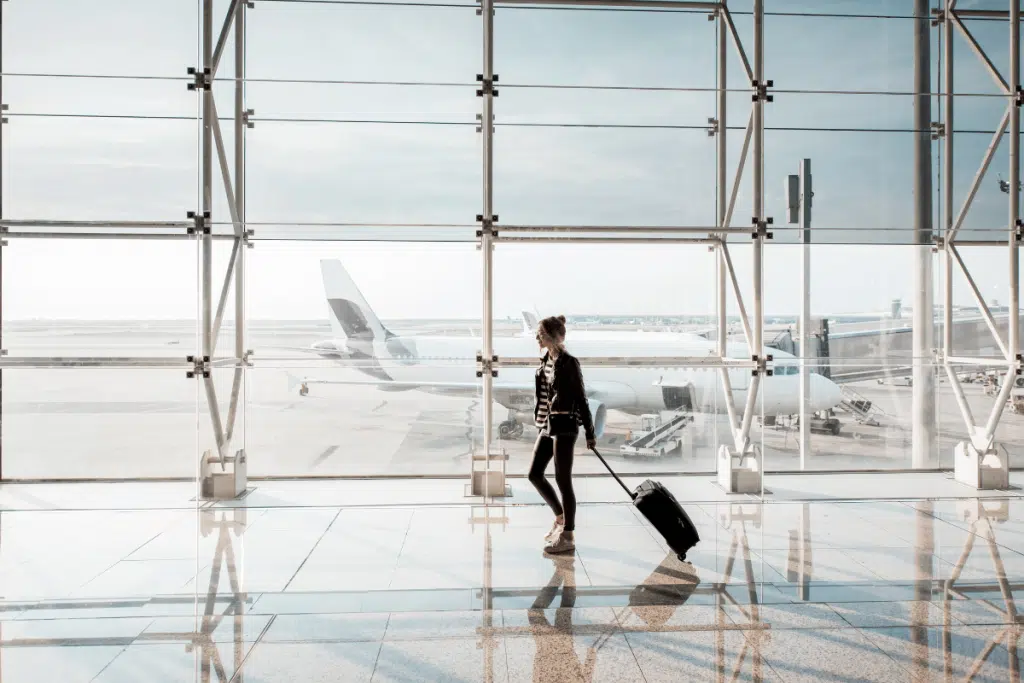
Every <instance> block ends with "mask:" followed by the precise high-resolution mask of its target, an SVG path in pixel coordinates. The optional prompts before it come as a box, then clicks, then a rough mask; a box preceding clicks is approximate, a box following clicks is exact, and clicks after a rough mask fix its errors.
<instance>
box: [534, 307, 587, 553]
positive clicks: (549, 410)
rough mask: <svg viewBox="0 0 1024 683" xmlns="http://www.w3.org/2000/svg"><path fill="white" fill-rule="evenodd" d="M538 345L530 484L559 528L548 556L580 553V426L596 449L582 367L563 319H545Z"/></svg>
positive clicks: (551, 534)
mask: <svg viewBox="0 0 1024 683" xmlns="http://www.w3.org/2000/svg"><path fill="white" fill-rule="evenodd" d="M537 343H538V344H539V345H540V347H541V348H542V349H543V350H544V352H545V353H544V357H543V358H542V359H541V365H540V367H539V368H538V369H537V377H536V396H537V406H536V408H534V420H535V422H536V424H537V427H539V428H540V433H539V434H538V435H537V443H536V445H535V446H534V447H533V463H532V464H531V465H530V482H531V483H532V484H533V485H534V486H535V487H536V488H537V492H538V493H540V495H541V497H542V498H543V499H544V501H545V502H546V503H547V504H548V506H549V507H550V508H551V510H552V511H553V512H554V513H555V523H554V526H552V527H551V531H549V532H548V535H547V536H546V537H545V539H544V540H545V541H547V545H546V546H545V547H544V551H545V552H548V553H555V554H557V553H570V552H573V551H574V550H576V539H575V534H574V532H575V530H576V494H575V493H574V492H573V490H572V457H573V448H574V447H575V445H576V439H577V438H578V437H579V426H580V425H583V430H584V433H585V434H586V438H587V448H594V447H595V446H596V445H597V440H596V439H595V438H594V422H593V419H592V417H591V415H590V405H589V404H588V403H587V394H586V390H585V389H584V386H583V371H582V370H581V369H580V363H579V361H578V360H576V358H575V357H573V356H572V355H571V354H570V353H569V352H568V351H566V350H565V316H564V315H560V316H558V317H552V318H544V319H543V320H541V321H540V324H539V325H538V326H537ZM552 458H554V459H555V483H557V484H558V490H559V492H560V493H561V494H562V500H561V502H559V500H558V496H557V495H556V494H555V490H554V489H553V488H552V487H551V484H550V483H549V482H548V480H547V479H546V478H545V477H544V470H546V469H547V466H548V463H549V462H551V459H552Z"/></svg>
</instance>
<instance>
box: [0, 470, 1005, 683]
mask: <svg viewBox="0 0 1024 683" xmlns="http://www.w3.org/2000/svg"><path fill="white" fill-rule="evenodd" d="M901 476H902V475H901ZM930 476H931V475H928V477H930ZM928 477H925V479H926V480H928V481H932V483H935V482H934V481H933V479H934V478H932V479H929V478H928ZM821 481H825V480H824V479H822V480H821ZM865 481H868V480H865ZM907 481H911V479H907ZM366 483H367V489H366V490H364V491H363V492H361V493H360V492H358V491H356V488H354V487H351V486H350V485H349V484H347V483H346V484H339V487H340V488H339V489H335V488H332V482H310V483H302V482H273V483H268V484H267V486H266V487H265V488H264V487H263V486H262V484H261V486H260V487H258V488H259V490H258V491H254V492H253V494H251V495H249V496H247V497H246V498H245V499H243V500H242V501H234V502H232V503H229V504H217V505H211V506H207V507H204V508H198V507H196V506H195V504H194V502H192V503H191V508H190V507H189V504H188V501H187V499H181V500H178V503H177V504H173V503H172V500H171V497H167V498H161V497H160V496H159V495H158V496H156V498H155V500H156V502H155V503H154V505H153V506H152V507H148V508H147V507H146V506H144V505H142V502H143V497H141V496H139V495H137V494H138V492H137V491H135V492H134V493H133V492H132V491H126V494H125V499H126V500H127V501H129V502H132V503H133V504H136V505H140V506H141V507H142V509H132V508H131V507H130V505H128V504H127V503H126V504H124V505H123V506H121V504H120V503H119V502H118V501H117V500H115V499H116V493H115V494H113V498H112V499H111V501H110V505H109V509H104V508H102V507H98V506H96V505H94V504H89V505H86V504H85V503H86V501H85V500H84V494H83V493H81V491H77V492H76V491H72V492H70V493H69V492H62V489H61V488H60V487H56V488H54V487H52V486H50V485H46V487H45V488H43V489H40V490H41V491H44V492H45V493H46V495H45V496H44V497H43V499H42V500H35V501H33V500H32V499H31V497H30V496H29V495H28V493H27V491H26V489H25V488H24V487H18V489H17V490H16V491H10V492H8V493H6V494H5V493H4V491H5V489H4V487H0V504H2V503H3V501H10V502H15V501H16V502H17V503H18V504H19V505H20V506H21V508H20V509H19V510H17V511H11V509H10V508H9V507H8V508H7V509H4V508H2V507H0V680H2V681H4V683H8V682H10V683H23V681H35V680H40V681H47V682H48V681H51V680H60V681H62V682H63V681H79V680H81V681H93V680H95V681H98V682H99V683H104V682H114V683H120V682H121V681H138V680H145V681H153V682H154V683H164V682H169V681H182V682H184V683H199V682H200V681H204V682H205V681H206V680H229V679H230V678H231V677H232V676H235V674H238V675H237V677H236V679H235V680H237V681H245V682H246V683H252V682H254V681H287V682H288V683H292V682H293V681H298V680H302V681H306V680H309V681H321V680H322V681H328V680H329V681H337V680H341V681H401V682H403V683H404V682H409V683H412V682H417V683H418V682H419V681H552V683H554V682H555V681H558V682H562V681H577V680H578V681H581V682H582V681H646V682H651V681H672V682H673V683H675V682H676V681H689V680H693V681H703V680H717V679H719V678H720V677H722V678H724V679H725V680H740V681H782V682H785V683H788V682H790V681H823V680H843V681H919V680H920V681H932V680H935V681H938V680H942V681H945V680H946V678H945V677H946V676H947V674H948V675H949V676H951V677H953V678H954V679H957V680H961V679H963V678H965V677H967V676H968V674H971V673H972V672H973V674H974V678H973V679H972V680H983V681H988V680H999V681H1003V680H1011V681H1019V674H1018V672H1019V660H1018V652H1017V651H1018V648H1017V642H1018V639H1019V637H1020V629H1019V627H1018V626H1017V625H1016V619H1015V616H1014V615H1015V614H1016V610H1017V604H1018V602H1020V603H1021V607H1022V608H1024V587H1022V584H1024V522H1022V521H1021V519H1024V516H1022V515H1020V514H1019V513H1024V501H1021V500H1019V499H1018V497H1011V498H1005V497H1004V498H999V497H996V496H979V497H977V498H973V497H972V498H962V499H960V500H929V501H919V500H884V501H878V500H874V501H871V500H869V501H854V500H848V501H841V502H839V501H830V500H822V499H820V494H816V495H818V497H819V499H818V500H814V501H811V502H794V501H792V500H786V499H784V497H785V495H790V494H792V492H793V491H796V490H798V489H797V488H796V487H797V486H803V487H804V489H799V490H802V491H804V492H805V493H807V491H806V489H807V486H806V482H804V483H800V481H799V480H794V482H793V483H792V486H793V487H794V488H792V489H791V490H790V493H789V494H787V493H786V491H787V488H786V486H788V484H786V482H782V483H783V486H781V487H779V488H777V489H776V490H775V492H774V493H773V494H772V497H766V498H765V500H764V501H758V500H756V499H754V498H751V497H749V496H743V497H734V498H733V499H732V500H729V499H728V496H726V495H725V494H724V493H721V492H720V493H715V494H713V495H711V494H710V493H709V494H707V496H705V497H703V498H699V500H701V501H702V502H700V503H699V504H687V508H688V509H689V510H690V512H691V515H692V516H693V518H694V520H695V522H696V523H697V525H698V528H699V529H700V533H701V538H702V540H701V543H700V544H699V545H698V546H697V547H695V548H693V549H692V550H691V551H690V552H689V553H688V556H687V557H688V562H681V561H679V560H678V559H677V557H676V555H675V553H674V552H672V551H670V550H669V549H668V547H667V545H666V543H665V541H664V539H663V538H662V537H661V536H660V535H659V534H658V533H657V532H656V531H654V530H653V529H652V528H651V526H650V525H649V524H648V523H647V521H646V520H644V519H643V518H642V516H640V515H639V514H638V513H637V511H636V510H635V509H634V508H633V506H632V505H630V504H628V502H619V501H621V491H618V492H617V493H616V490H615V488H614V487H609V486H607V484H608V482H604V481H601V480H586V481H584V482H582V484H585V485H581V499H582V498H584V497H586V499H587V500H588V501H590V502H583V503H582V504H581V505H580V507H579V511H578V527H577V548H576V552H574V553H570V554H567V555H564V556H550V555H545V554H544V553H543V550H542V548H543V545H544V539H543V536H544V534H545V533H546V532H547V530H548V529H549V528H550V525H551V513H550V511H549V510H547V509H546V508H545V507H544V506H543V505H541V504H540V503H539V501H534V500H533V499H531V498H530V497H529V491H528V490H527V489H525V488H522V487H519V488H517V489H516V491H517V495H516V497H515V501H514V503H513V504H496V505H492V506H483V505H479V504H476V501H470V502H469V503H466V502H465V501H464V499H462V498H461V491H460V492H459V497H455V494H454V489H452V490H450V491H449V490H445V491H431V490H430V489H429V487H425V486H422V483H415V484H409V486H408V487H406V488H407V489H408V490H407V491H406V493H409V494H410V496H411V498H408V497H407V498H403V500H405V501H406V502H407V501H408V500H410V499H411V500H412V501H413V503H419V504H403V505H395V506H381V505H380V500H384V499H389V498H388V497H387V496H385V494H388V493H389V490H388V488H387V487H385V486H382V485H380V483H379V482H372V483H370V482H366ZM825 483H826V484H828V482H825ZM828 485H831V484H828ZM403 486H404V484H403ZM516 486H518V483H517V484H516ZM686 486H688V487H690V488H689V489H687V490H691V491H693V492H700V491H705V490H706V491H711V490H712V489H713V488H714V487H713V486H711V485H710V484H708V483H707V482H704V483H700V484H699V485H698V484H697V483H693V482H690V483H687V484H686ZM399 488H402V487H399ZM406 488H402V490H403V491H405V490H406ZM826 488H827V486H826ZM521 489H522V490H521ZM89 490H90V491H91V494H90V495H95V494H96V491H98V490H100V489H96V488H91V489H89ZM112 490H114V491H115V492H116V491H117V489H112ZM339 490H344V491H345V494H344V495H341V494H339V492H338V491H339ZM354 491H355V492H354ZM780 491H781V495H780ZM353 492H354V493H353ZM371 493H372V495H371ZM391 493H393V491H391ZM257 494H259V495H257ZM613 494H614V495H615V497H614V498H613ZM5 495H6V497H4V496H5ZM403 495H404V494H403ZM701 495H704V494H701ZM808 495H809V494H808ZM347 496H348V497H347ZM602 496H607V497H608V499H609V500H613V499H614V500H615V501H616V502H615V503H613V504H608V503H595V502H593V501H594V500H596V499H600V498H601V497H602ZM346 497H347V498H346ZM47 499H50V500H51V501H53V502H50V503H47ZM72 502H74V503H76V504H81V506H80V509H77V510H70V509H57V508H59V507H60V506H62V505H63V506H67V505H70V503H72ZM58 503H59V505H58ZM47 504H49V505H50V506H51V507H50V508H49V509H47V507H46V505H47ZM176 505H177V506H176ZM69 558H72V559H70V560H69ZM51 672H52V673H53V676H50V675H49V674H50V673H51ZM207 674H209V677H208V678H207V677H206V676H207Z"/></svg>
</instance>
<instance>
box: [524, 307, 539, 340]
mask: <svg viewBox="0 0 1024 683" xmlns="http://www.w3.org/2000/svg"><path fill="white" fill-rule="evenodd" d="M537 321H538V318H537V315H536V314H534V313H531V312H530V311H526V310H524V311H523V334H525V335H526V336H527V337H529V336H530V335H531V334H533V333H534V332H536V331H537Z"/></svg>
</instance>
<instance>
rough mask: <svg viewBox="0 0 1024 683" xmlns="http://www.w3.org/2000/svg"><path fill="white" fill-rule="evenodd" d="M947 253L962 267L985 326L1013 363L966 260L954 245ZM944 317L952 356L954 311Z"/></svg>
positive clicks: (1004, 355)
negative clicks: (965, 262)
mask: <svg viewBox="0 0 1024 683" xmlns="http://www.w3.org/2000/svg"><path fill="white" fill-rule="evenodd" d="M946 251H947V252H948V253H949V254H951V255H952V256H953V258H954V259H956V262H957V265H958V266H960V271H961V272H962V273H963V274H964V278H966V279H967V284H968V285H969V286H970V288H971V294H973V295H974V301H975V302H976V303H977V304H978V308H979V309H980V310H981V315H982V317H984V318H985V324H986V325H987V326H988V329H989V332H991V333H992V336H993V337H994V338H995V340H996V344H998V345H999V350H1000V351H1002V352H1003V358H1005V359H1006V360H1008V361H1012V360H1013V358H1012V357H1011V356H1010V351H1009V349H1008V348H1007V345H1006V344H1004V343H1003V335H1001V334H999V328H998V327H997V326H996V321H995V318H993V317H992V311H991V310H990V309H989V307H988V304H986V303H985V298H984V297H983V296H982V295H981V291H980V290H979V289H978V285H977V283H976V282H975V281H974V278H973V277H971V273H970V271H969V270H968V269H967V266H966V265H965V264H964V260H963V259H962V258H960V252H959V251H958V250H957V248H956V247H955V246H953V244H952V243H950V244H947V245H946ZM947 289H950V290H951V289H952V288H951V287H950V288H947ZM947 298H952V297H951V296H948V295H947ZM944 317H945V320H946V322H945V328H946V329H945V330H943V332H944V333H945V336H946V337H947V338H948V339H949V346H950V348H949V349H947V351H946V352H947V353H950V354H951V353H952V346H953V342H952V337H953V314H952V311H950V313H949V314H948V315H946V314H944Z"/></svg>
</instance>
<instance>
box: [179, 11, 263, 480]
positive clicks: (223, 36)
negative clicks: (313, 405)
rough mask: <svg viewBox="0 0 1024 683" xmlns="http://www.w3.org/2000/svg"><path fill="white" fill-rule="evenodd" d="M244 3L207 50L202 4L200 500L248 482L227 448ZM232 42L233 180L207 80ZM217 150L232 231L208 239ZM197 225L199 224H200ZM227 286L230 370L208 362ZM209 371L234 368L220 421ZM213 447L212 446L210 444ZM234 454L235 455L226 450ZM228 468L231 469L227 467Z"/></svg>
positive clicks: (238, 376)
mask: <svg viewBox="0 0 1024 683" xmlns="http://www.w3.org/2000/svg"><path fill="white" fill-rule="evenodd" d="M248 7H249V4H248V3H247V2H245V1H244V0H231V2H230V4H229V5H228V8H227V11H226V14H225V17H224V22H223V27H222V28H221V29H220V33H219V37H218V39H217V41H216V47H214V44H215V43H214V39H213V36H214V25H213V0H204V3H203V29H202V30H203V65H202V74H201V75H200V74H198V73H197V81H196V84H195V86H194V87H195V89H197V90H200V91H201V93H202V98H203V99H202V103H203V131H202V175H203V177H202V192H203V198H202V207H201V214H200V215H201V219H199V220H197V224H196V227H197V228H199V227H201V228H202V230H201V231H200V237H199V239H200V247H201V248H200V259H201V268H200V271H201V274H202V282H201V290H202V312H201V324H202V330H203V332H202V353H201V356H200V358H201V360H199V359H197V360H196V371H195V372H194V373H193V376H195V377H196V378H197V379H198V380H199V381H200V382H202V383H203V389H204V393H205V396H206V402H207V407H208V409H209V417H210V425H211V429H212V432H213V441H214V444H213V445H207V444H204V447H203V448H202V451H203V452H202V457H201V458H200V462H199V495H200V497H201V498H203V499H218V500H220V499H231V498H236V497H238V496H239V495H241V494H242V493H244V491H245V490H246V486H247V482H248V473H247V471H248V458H247V456H246V453H245V445H244V437H243V438H242V441H243V443H242V444H241V446H240V447H238V448H234V444H235V443H236V439H237V434H236V427H237V426H239V425H241V428H240V429H238V430H237V431H239V432H243V433H244V422H242V421H241V420H240V418H239V414H244V412H245V403H244V401H245V396H244V386H245V370H246V366H247V363H248V352H247V350H246V348H245V344H246V338H245V260H246V248H247V246H248V244H249V242H248V239H249V231H248V230H247V229H246V226H245V131H246V129H247V128H248V127H249V125H250V124H249V119H248V114H249V113H251V112H248V111H247V110H246V109H245V13H246V11H247V9H248ZM232 31H233V32H234V38H235V74H234V81H235V92H234V95H235V97H234V103H233V114H234V137H233V141H234V164H233V166H234V177H233V178H232V169H231V166H232V164H231V163H230V162H229V161H228V154H227V147H226V145H225V143H224V135H223V131H222V130H221V122H220V117H219V114H218V112H217V105H216V100H215V96H214V83H215V77H216V74H217V70H218V67H219V66H220V62H221V58H222V57H223V55H224V48H225V46H226V45H227V41H228V40H229V39H230V37H231V33H232ZM214 151H216V153H217V160H218V162H219V167H220V173H221V177H222V180H223V189H224V194H225V197H226V199H227V208H228V213H229V214H230V217H231V224H232V227H233V230H232V233H231V234H230V235H228V234H216V235H214V234H213V220H212V215H211V213H212V208H213V183H214V180H213V153H214ZM200 221H201V222H200ZM214 239H230V240H232V241H233V243H234V244H233V246H232V252H231V257H230V260H229V262H228V265H227V272H226V273H225V274H224V278H223V284H222V285H221V289H220V295H219V297H218V303H217V305H216V312H214V297H213V285H214V283H213V240H214ZM232 286H233V287H234V303H235V333H234V344H232V345H231V348H232V353H231V356H232V358H231V359H230V361H231V365H230V366H228V365H224V364H223V363H220V362H217V363H212V364H211V361H212V360H213V359H214V358H215V354H216V350H217V342H218V340H219V338H220V330H221V323H222V321H223V318H224V315H225V311H226V308H227V303H228V295H229V293H230V290H231V288H232ZM215 367H233V368H234V372H233V377H232V382H231V390H230V395H229V398H228V407H227V412H226V415H225V416H224V418H223V419H222V415H224V414H222V412H221V406H220V403H219V401H218V396H217V387H216V382H215V378H214V377H213V375H214V368H215ZM214 446H215V447H214ZM232 450H234V452H232ZM229 465H230V470H229V469H228V466H229Z"/></svg>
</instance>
